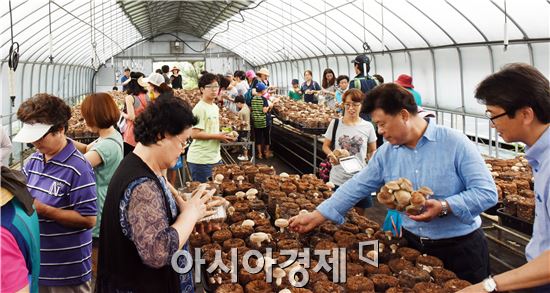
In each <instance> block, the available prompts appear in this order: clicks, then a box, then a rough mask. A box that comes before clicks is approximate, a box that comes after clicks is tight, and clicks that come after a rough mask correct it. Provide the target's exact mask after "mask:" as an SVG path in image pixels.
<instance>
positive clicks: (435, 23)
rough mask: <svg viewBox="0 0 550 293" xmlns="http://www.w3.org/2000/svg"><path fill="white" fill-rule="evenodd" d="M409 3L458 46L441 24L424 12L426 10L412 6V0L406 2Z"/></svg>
mask: <svg viewBox="0 0 550 293" xmlns="http://www.w3.org/2000/svg"><path fill="white" fill-rule="evenodd" d="M406 1H407V3H408V4H409V5H410V6H412V7H413V8H414V9H416V11H418V12H420V14H422V15H423V16H424V17H425V18H427V19H428V20H429V21H430V22H431V23H433V24H434V25H435V26H436V27H437V28H438V29H439V30H441V31H442V32H443V33H444V34H445V35H446V36H447V38H449V40H451V42H452V43H453V45H456V44H457V42H456V41H455V39H454V38H453V37H452V36H451V35H450V34H449V33H448V32H447V31H446V30H445V29H444V28H443V27H442V26H441V25H439V23H437V22H436V21H434V20H433V19H432V18H431V17H430V16H428V14H426V12H424V10H422V9H420V8H418V7H417V6H416V5H414V4H412V3H411V1H410V0H406Z"/></svg>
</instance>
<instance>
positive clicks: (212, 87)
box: [204, 84, 220, 90]
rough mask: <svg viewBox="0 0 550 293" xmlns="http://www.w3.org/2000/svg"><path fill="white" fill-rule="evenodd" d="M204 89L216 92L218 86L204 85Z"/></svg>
mask: <svg viewBox="0 0 550 293" xmlns="http://www.w3.org/2000/svg"><path fill="white" fill-rule="evenodd" d="M204 88H205V89H212V90H217V89H219V88H220V86H219V85H217V84H216V85H214V84H209V85H205V86H204Z"/></svg>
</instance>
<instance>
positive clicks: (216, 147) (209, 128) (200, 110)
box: [187, 100, 222, 164]
mask: <svg viewBox="0 0 550 293" xmlns="http://www.w3.org/2000/svg"><path fill="white" fill-rule="evenodd" d="M193 115H195V116H196V117H197V118H198V119H199V122H198V123H197V125H195V126H193V128H198V129H200V130H202V131H204V132H205V133H209V134H218V133H220V109H219V108H218V106H217V105H216V104H208V103H206V102H204V101H203V100H200V101H199V102H198V103H197V104H196V105H195V107H194V108H193ZM221 159H222V156H221V154H220V141H219V140H217V139H208V140H203V139H194V140H193V142H192V143H191V146H190V147H189V151H188V153H187V161H188V162H190V163H193V164H215V163H218V162H219V161H221Z"/></svg>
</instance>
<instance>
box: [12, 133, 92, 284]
mask: <svg viewBox="0 0 550 293" xmlns="http://www.w3.org/2000/svg"><path fill="white" fill-rule="evenodd" d="M67 142H68V143H67V146H65V148H63V150H61V152H59V153H58V154H57V155H56V156H55V157H53V158H52V159H50V160H49V161H48V162H47V163H44V156H43V155H42V154H41V153H38V152H36V153H34V154H32V155H31V157H30V159H29V161H28V162H27V164H26V165H25V168H24V169H23V172H24V173H25V175H26V176H27V188H28V189H29V191H30V193H31V195H32V196H33V197H34V198H36V199H38V200H40V201H41V202H42V203H44V204H47V205H49V206H53V207H56V208H62V209H66V210H74V211H77V212H78V213H80V214H81V215H83V216H95V215H96V214H97V209H96V187H95V176H94V171H93V169H92V166H91V165H90V163H88V161H86V159H85V158H84V157H83V156H82V153H80V152H79V151H78V150H77V149H76V148H75V147H74V145H73V143H72V141H70V140H67ZM38 218H39V224H40V278H39V284H40V285H41V286H72V285H79V284H82V283H84V282H87V281H89V280H90V279H91V277H92V274H91V272H92V261H91V255H92V229H82V228H71V227H67V226H64V225H62V224H60V223H58V222H56V221H53V220H49V219H45V218H43V217H41V216H39V217H38Z"/></svg>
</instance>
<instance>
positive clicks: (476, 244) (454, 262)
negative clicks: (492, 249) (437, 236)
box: [403, 229, 491, 284]
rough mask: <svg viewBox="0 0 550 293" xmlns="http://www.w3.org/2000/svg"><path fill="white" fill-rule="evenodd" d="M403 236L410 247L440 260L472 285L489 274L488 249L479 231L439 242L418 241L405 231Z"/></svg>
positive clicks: (483, 235)
mask: <svg viewBox="0 0 550 293" xmlns="http://www.w3.org/2000/svg"><path fill="white" fill-rule="evenodd" d="M403 236H405V239H407V241H408V243H409V246H410V247H412V248H414V249H417V250H419V251H420V252H422V253H426V254H428V255H433V256H435V257H438V258H440V259H441V260H442V261H443V263H444V265H445V268H446V269H448V270H451V271H453V272H454V273H455V274H456V275H457V276H458V277H459V278H461V279H464V280H466V281H469V282H470V283H472V284H476V283H479V282H481V281H483V280H484V279H485V278H487V277H488V276H489V275H490V273H491V271H490V267H489V247H488V245H487V239H486V238H485V234H483V231H482V230H481V229H477V230H475V231H474V232H472V233H470V234H468V235H464V236H460V237H455V238H449V239H441V240H427V241H426V240H420V238H419V237H418V236H416V235H414V234H412V233H411V232H409V231H407V230H403Z"/></svg>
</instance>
